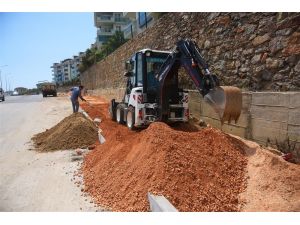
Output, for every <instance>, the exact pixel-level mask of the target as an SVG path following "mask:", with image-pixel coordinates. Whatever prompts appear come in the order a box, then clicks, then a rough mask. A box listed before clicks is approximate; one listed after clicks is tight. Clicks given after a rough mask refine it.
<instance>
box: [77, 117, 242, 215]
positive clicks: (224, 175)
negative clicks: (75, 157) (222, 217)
mask: <svg viewBox="0 0 300 225" xmlns="http://www.w3.org/2000/svg"><path fill="white" fill-rule="evenodd" d="M106 122H107V123H110V122H109V121H106ZM106 122H105V120H104V121H103V123H101V125H100V126H101V128H102V126H107V125H108V124H106ZM114 124H116V123H114ZM102 129H103V128H102ZM124 129H125V130H124ZM103 130H105V129H103ZM123 131H124V132H123ZM109 133H110V135H109V138H107V137H106V140H107V142H106V143H105V144H103V145H98V146H97V148H96V149H95V150H93V152H90V153H89V154H88V155H87V156H86V157H85V161H84V164H83V168H82V169H83V175H84V184H85V191H87V192H89V193H90V194H91V195H92V196H93V198H94V200H95V201H96V202H97V203H98V204H100V205H102V206H106V207H109V208H111V209H112V210H114V211H148V210H149V203H148V200H147V192H152V193H156V194H163V195H164V196H165V197H167V198H168V199H169V200H170V202H171V203H172V204H173V205H174V206H175V207H176V208H177V209H178V210H179V211H236V210H238V195H239V193H241V192H242V191H243V190H244V188H245V180H244V175H245V174H244V173H245V167H246V165H247V161H246V159H245V157H244V156H243V153H242V152H241V151H240V149H239V148H238V147H236V146H235V145H233V144H232V143H231V141H230V139H231V137H230V136H228V135H226V134H224V133H222V132H221V131H219V130H216V129H212V128H206V129H203V130H201V131H198V132H183V131H178V130H174V129H172V128H170V127H169V126H167V125H166V124H164V123H153V124H151V125H150V126H149V127H148V128H147V129H146V130H143V131H141V132H138V133H137V132H129V131H128V130H127V128H126V127H125V126H118V129H110V132H109Z"/></svg>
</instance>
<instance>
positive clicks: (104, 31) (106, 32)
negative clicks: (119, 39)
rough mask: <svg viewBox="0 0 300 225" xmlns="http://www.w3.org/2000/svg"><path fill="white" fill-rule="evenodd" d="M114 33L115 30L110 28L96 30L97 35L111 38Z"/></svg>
mask: <svg viewBox="0 0 300 225" xmlns="http://www.w3.org/2000/svg"><path fill="white" fill-rule="evenodd" d="M115 33H116V30H115V29H113V28H111V29H109V28H103V29H98V30H97V35H98V36H99V35H107V36H111V35H114V34H115Z"/></svg>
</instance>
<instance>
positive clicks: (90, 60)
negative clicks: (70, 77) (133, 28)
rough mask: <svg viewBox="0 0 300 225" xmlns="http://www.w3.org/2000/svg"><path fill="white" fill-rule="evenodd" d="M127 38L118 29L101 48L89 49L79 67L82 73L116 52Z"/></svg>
mask: <svg viewBox="0 0 300 225" xmlns="http://www.w3.org/2000/svg"><path fill="white" fill-rule="evenodd" d="M126 41H127V39H125V38H124V34H123V32H121V31H117V32H116V33H115V34H114V35H113V36H112V37H111V38H110V39H108V41H107V42H106V43H105V44H104V45H103V46H102V48H101V49H100V50H99V49H97V48H91V49H87V50H86V51H85V56H84V57H82V62H81V64H80V65H79V67H78V69H79V72H80V73H83V72H84V71H85V70H87V69H88V68H90V67H91V66H92V65H94V64H96V63H97V62H99V61H101V60H102V59H104V58H105V57H107V56H108V55H109V54H111V53H112V52H114V51H115V50H116V49H117V48H119V47H120V46H121V45H123V44H124V43H125V42H126Z"/></svg>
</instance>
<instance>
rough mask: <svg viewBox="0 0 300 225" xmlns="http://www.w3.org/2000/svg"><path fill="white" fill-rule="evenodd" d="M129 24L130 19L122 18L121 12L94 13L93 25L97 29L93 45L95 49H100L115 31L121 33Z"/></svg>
mask: <svg viewBox="0 0 300 225" xmlns="http://www.w3.org/2000/svg"><path fill="white" fill-rule="evenodd" d="M129 23H130V19H129V18H128V17H124V16H123V13H122V12H95V13H94V25H95V27H97V38H96V43H95V44H96V46H97V48H101V46H102V45H103V44H104V43H106V42H107V41H108V39H109V38H110V37H111V36H113V35H114V34H115V33H116V31H123V29H124V28H125V27H126V26H127V25H128V24H129Z"/></svg>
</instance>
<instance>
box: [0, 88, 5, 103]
mask: <svg viewBox="0 0 300 225" xmlns="http://www.w3.org/2000/svg"><path fill="white" fill-rule="evenodd" d="M0 99H1V101H2V102H4V101H5V96H4V91H3V89H2V88H0Z"/></svg>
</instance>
